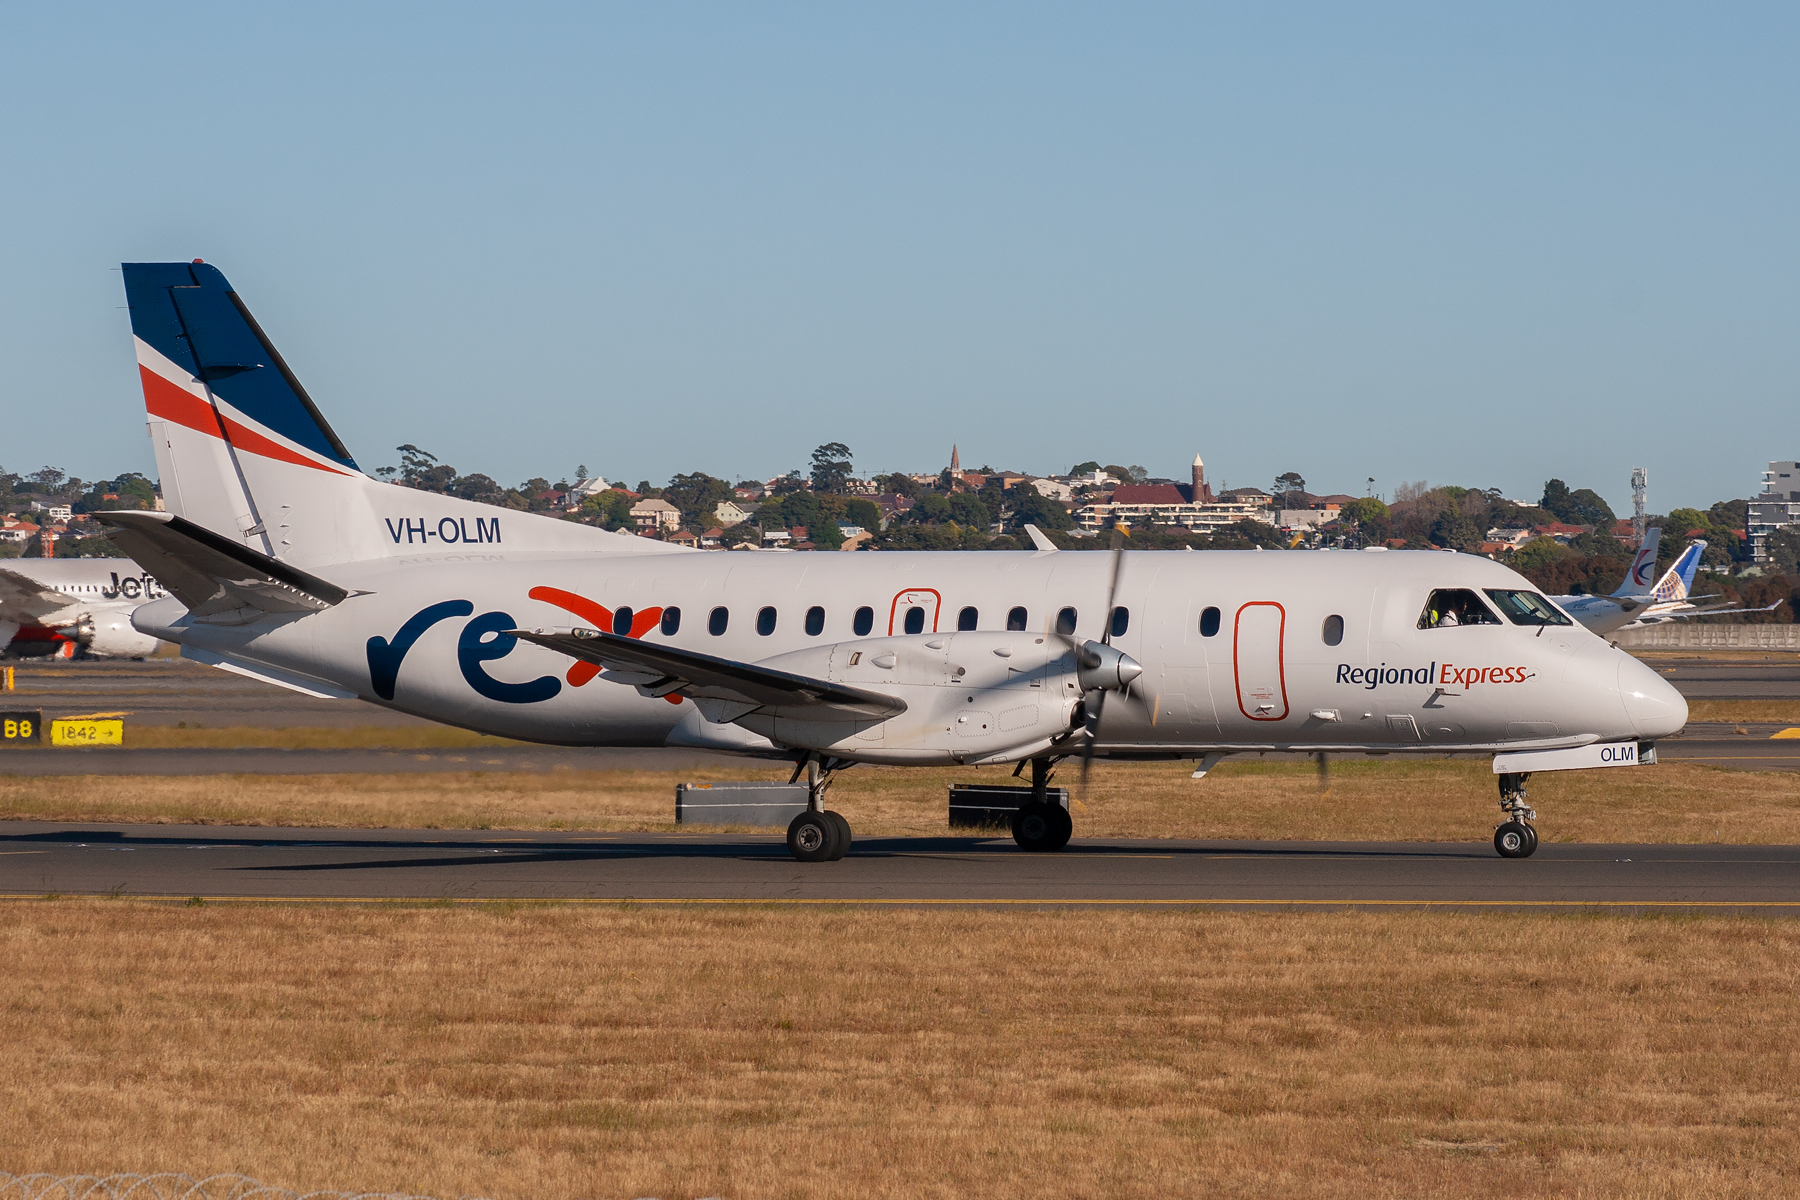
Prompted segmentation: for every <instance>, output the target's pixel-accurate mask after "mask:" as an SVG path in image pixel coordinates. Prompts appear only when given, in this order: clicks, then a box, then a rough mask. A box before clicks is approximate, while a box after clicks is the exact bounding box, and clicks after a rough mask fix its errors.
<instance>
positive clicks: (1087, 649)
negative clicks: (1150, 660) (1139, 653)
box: [1075, 642, 1144, 692]
mask: <svg viewBox="0 0 1800 1200" xmlns="http://www.w3.org/2000/svg"><path fill="white" fill-rule="evenodd" d="M1143 673H1144V668H1143V666H1142V665H1141V664H1139V662H1138V661H1137V659H1135V658H1133V657H1131V655H1129V654H1126V653H1124V652H1123V651H1119V650H1115V649H1113V648H1112V647H1111V646H1108V645H1107V644H1106V643H1104V642H1083V643H1082V644H1081V645H1080V646H1079V647H1077V648H1076V652H1075V678H1076V679H1077V680H1078V681H1079V682H1080V684H1081V690H1082V691H1084V692H1095V691H1113V692H1122V691H1124V690H1125V689H1126V688H1127V687H1130V686H1131V683H1132V681H1133V680H1134V679H1136V678H1137V677H1138V676H1139V675H1142V674H1143Z"/></svg>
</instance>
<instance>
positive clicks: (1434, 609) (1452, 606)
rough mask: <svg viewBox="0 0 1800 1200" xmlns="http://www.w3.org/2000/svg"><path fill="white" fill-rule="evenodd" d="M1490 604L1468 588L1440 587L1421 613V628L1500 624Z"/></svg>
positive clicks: (1432, 594)
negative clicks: (1484, 602) (1482, 600)
mask: <svg viewBox="0 0 1800 1200" xmlns="http://www.w3.org/2000/svg"><path fill="white" fill-rule="evenodd" d="M1499 623H1500V618H1498V617H1496V616H1495V615H1494V614H1493V613H1492V612H1491V611H1490V610H1489V609H1488V606H1487V605H1485V604H1483V603H1482V602H1481V597H1479V596H1477V595H1476V594H1475V593H1474V592H1472V591H1470V590H1469V589H1468V588H1439V589H1438V590H1437V591H1435V592H1433V593H1431V599H1429V600H1427V601H1426V602H1425V611H1424V612H1422V613H1420V614H1419V628H1420V629H1447V628H1449V627H1451V626H1453V625H1498V624H1499Z"/></svg>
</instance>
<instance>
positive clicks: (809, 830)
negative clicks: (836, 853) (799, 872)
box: [787, 810, 838, 862]
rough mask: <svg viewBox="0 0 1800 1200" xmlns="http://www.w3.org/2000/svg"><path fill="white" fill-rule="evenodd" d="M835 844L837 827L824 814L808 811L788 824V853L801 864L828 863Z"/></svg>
mask: <svg viewBox="0 0 1800 1200" xmlns="http://www.w3.org/2000/svg"><path fill="white" fill-rule="evenodd" d="M837 842H838V836H837V825H836V824H835V823H834V822H832V821H828V820H826V818H825V814H824V813H816V812H812V811H810V810H809V811H807V812H803V813H801V814H800V815H799V816H797V817H795V818H794V819H793V820H792V821H789V822H788V832H787V843H788V853H789V854H792V855H793V856H794V857H795V858H797V859H799V860H800V861H801V862H830V861H831V852H832V851H833V850H834V849H836V848H837Z"/></svg>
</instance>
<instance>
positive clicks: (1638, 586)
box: [1613, 525, 1662, 596]
mask: <svg viewBox="0 0 1800 1200" xmlns="http://www.w3.org/2000/svg"><path fill="white" fill-rule="evenodd" d="M1661 542H1662V526H1660V525H1652V526H1651V527H1650V528H1649V529H1646V530H1645V531H1644V542H1643V544H1642V545H1640V546H1639V547H1638V552H1637V554H1635V555H1634V556H1633V557H1632V559H1631V570H1629V571H1627V572H1625V582H1623V583H1621V584H1620V585H1619V588H1618V590H1617V591H1615V592H1614V593H1613V595H1615V596H1642V595H1645V594H1647V593H1648V592H1649V591H1650V581H1651V580H1652V579H1653V578H1655V576H1656V548H1657V546H1658V545H1660V544H1661Z"/></svg>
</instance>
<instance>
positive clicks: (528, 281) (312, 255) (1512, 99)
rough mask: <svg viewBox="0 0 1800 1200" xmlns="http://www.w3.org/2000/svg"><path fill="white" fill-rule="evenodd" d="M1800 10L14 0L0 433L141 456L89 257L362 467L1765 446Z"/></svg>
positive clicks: (1665, 484)
mask: <svg viewBox="0 0 1800 1200" xmlns="http://www.w3.org/2000/svg"><path fill="white" fill-rule="evenodd" d="M1796 62H1800V8H1796V7H1794V6H1793V5H1774V4H1769V5H1755V4H1734V5H1695V4H1679V5H1678V4H1643V3H1632V4H1615V5H1604V4H1585V5H1568V4H1536V5H1533V4H1514V5H1504V6H1498V5H1496V6H1473V5H1444V4H1419V5H1415V6H1396V5H1378V4H1357V5H1345V4H1331V5H1323V4H1321V5H1316V6H1307V5H1279V4H1276V5H1234V6H1229V7H1224V6H1221V7H1207V6H1203V5H1195V4H1181V5H1173V6H1169V7H1151V6H1137V7H1130V6H1121V5H1117V4H1108V5H1093V6H1088V7H1075V6H1055V5H1049V4H1029V5H1025V4H1021V5H1018V6H1012V7H1003V6H980V7H977V6H970V5H965V4H953V5H941V6H932V5H926V4H912V5H904V6H902V5H895V6H892V7H891V8H889V9H886V10H879V9H876V8H874V7H873V6H866V5H828V6H827V5H821V6H817V7H810V6H780V7H778V6H754V5H736V4H734V5H718V6H711V7H708V6H698V5H674V4H669V5H633V6H629V7H625V6H620V7H603V6H593V5H581V6H573V5H572V6H568V7H552V6H545V5H527V4H512V5H494V6H491V7H469V6H461V5H454V4H433V5H414V6H408V5H401V4H366V3H365V4H354V5H349V4H345V5H329V4H308V5H291V6H266V5H265V6H250V5H242V4H232V5H223V4H221V5H216V6H214V5H185V6H184V5H161V4H158V5H143V4H134V5H80V6H76V5H34V6H26V5H10V6H8V9H7V12H6V33H5V36H4V38H0V106H3V107H0V121H3V124H0V130H3V131H4V136H3V139H0V155H3V159H0V161H3V163H4V168H3V169H0V228H3V229H4V236H0V263H4V267H5V279H6V282H7V285H8V286H7V287H6V288H5V289H4V291H3V292H0V347H3V349H4V353H5V357H6V361H7V363H8V369H7V371H6V372H5V376H4V379H5V382H4V384H3V385H0V386H3V387H4V389H5V391H4V397H5V399H4V404H5V411H6V413H7V416H8V420H7V421H6V423H5V425H4V427H3V432H0V464H4V466H5V467H6V468H7V469H8V470H15V471H16V470H32V469H35V468H36V467H38V466H40V465H42V464H44V463H46V462H48V463H52V464H55V465H58V466H62V467H64V468H65V469H67V470H70V471H72V472H74V473H76V474H79V475H83V476H85V477H89V478H92V477H94V476H97V475H102V474H104V475H111V474H113V473H116V472H117V471H120V470H125V469H136V470H143V471H145V472H146V473H151V472H153V471H154V466H153V464H152V460H151V457H150V453H149V448H148V445H147V443H146V441H145V438H144V435H143V425H142V401H141V398H140V396H139V394H138V392H137V386H136V379H135V372H134V370H133V368H132V360H131V353H130V345H129V336H128V325H127V322H126V314H125V313H124V312H123V311H122V308H121V305H122V304H123V297H122V293H121V289H120V286H119V277H118V275H117V274H116V272H115V271H114V267H115V266H116V264H117V263H119V262H120V261H122V260H161V259H189V258H193V257H196V256H199V257H204V258H205V259H206V260H207V261H209V262H213V263H216V264H218V265H219V266H220V267H222V268H223V269H224V271H225V273H226V274H227V275H228V276H229V277H230V278H231V279H232V281H233V283H234V284H235V285H236V286H237V287H238V289H239V290H240V291H241V292H242V294H243V295H244V297H245V298H246V300H247V301H248V303H249V304H250V306H251V308H252V309H253V310H254V311H255V312H256V314H257V316H258V317H259V318H260V320H261V322H262V324H263V326H264V327H265V328H266V329H267V330H268V331H269V332H270V334H271V336H272V337H273V338H274V339H275V341H276V343H277V344H278V345H279V346H280V347H281V348H282V350H283V352H284V353H285V355H286V357H287V358H288V360H289V362H290V363H291V364H292V366H293V367H294V369H295V371H296V372H297V373H298V375H299V376H300V378H301V379H302V380H303V381H304V382H305V383H306V384H307V386H308V388H309V390H310V391H311V392H312V394H313V396H314V398H315V399H316V400H317V401H318V402H319V404H320V406H321V407H322V408H323V409H324V411H325V412H326V414H327V415H328V416H329V418H330V419H331V420H332V422H333V424H334V425H335V426H336V428H337V430H338V432H339V433H340V434H341V435H342V436H343V438H344V439H345V441H346V442H347V443H348V445H349V446H350V447H351V449H352V451H353V452H354V453H355V454H356V455H357V457H358V459H359V460H360V461H361V462H362V464H363V465H364V467H365V468H373V467H376V466H380V465H383V464H385V463H391V462H393V461H395V458H396V456H395V455H394V454H393V453H392V450H391V447H393V446H395V445H397V444H398V443H401V442H416V443H417V444H419V445H420V446H422V447H424V448H426V449H429V450H432V451H434V452H435V453H437V454H438V455H439V456H440V457H441V458H443V459H444V460H445V461H448V462H450V463H452V464H454V465H455V466H457V467H458V468H459V469H461V470H463V471H478V470H479V471H485V472H487V473H488V474H491V475H494V476H495V477H497V478H499V479H500V480H502V481H503V482H505V483H517V482H518V481H520V480H521V479H523V478H525V477H527V476H532V475H545V476H548V477H549V478H551V479H552V480H555V479H556V478H557V477H558V476H560V475H565V474H569V475H572V474H573V472H574V469H575V467H576V465H577V464H580V463H585V464H586V465H587V466H589V467H590V468H591V469H592V470H594V471H597V472H600V473H604V474H606V475H607V476H608V477H609V478H616V477H621V476H622V477H624V478H625V479H626V480H627V481H628V482H636V481H637V480H638V479H641V478H649V479H651V480H653V481H660V480H662V479H665V478H667V476H668V475H670V474H671V473H673V472H676V471H687V470H704V471H708V472H711V473H714V474H719V475H727V474H728V475H731V476H734V477H742V476H747V475H753V476H762V475H767V474H772V473H775V472H779V471H784V470H787V469H789V468H791V467H796V466H800V465H802V464H803V463H804V461H805V459H806V456H807V453H808V452H809V451H810V450H811V448H812V447H813V446H815V445H817V444H818V443H820V442H823V441H828V440H839V441H844V442H847V443H848V444H849V445H850V446H851V447H852V448H853V449H854V450H855V451H856V458H857V465H858V467H859V469H861V470H864V471H868V470H876V469H881V470H886V469H896V468H905V469H910V470H927V469H936V468H938V467H941V466H942V465H943V464H944V462H945V461H946V459H947V457H948V454H949V447H950V443H951V442H952V441H955V442H958V443H960V445H961V448H962V461H963V462H964V464H966V465H968V466H975V465H979V464H981V463H984V462H986V463H992V464H994V465H995V466H1016V467H1019V468H1022V469H1026V470H1033V471H1042V472H1048V471H1052V470H1058V471H1060V470H1066V469H1067V468H1068V467H1069V466H1070V465H1071V464H1072V463H1073V462H1075V461H1077V460H1080V459H1085V458H1090V457H1091V458H1096V459H1099V460H1100V461H1102V462H1122V463H1126V464H1133V463H1141V464H1143V465H1144V466H1147V467H1149V468H1150V470H1151V472H1152V473H1153V474H1159V475H1162V474H1166V475H1173V476H1176V477H1182V476H1184V475H1185V472H1186V470H1187V463H1188V462H1189V460H1190V459H1191V458H1192V456H1193V454H1194V453H1195V452H1196V451H1199V452H1201V453H1203V454H1204V455H1205V456H1206V460H1207V462H1208V464H1209V468H1210V471H1211V477H1212V478H1213V479H1214V480H1215V481H1221V480H1222V481H1225V482H1229V483H1233V484H1257V485H1262V486H1267V483H1268V481H1269V480H1270V479H1271V478H1272V477H1273V476H1274V475H1275V474H1276V473H1277V472H1280V471H1285V470H1297V471H1299V472H1300V473H1301V474H1303V475H1304V476H1305V477H1306V478H1307V480H1308V481H1309V482H1310V484H1311V485H1312V486H1313V487H1314V489H1315V490H1328V491H1337V490H1342V491H1350V492H1361V491H1362V490H1363V481H1364V479H1365V478H1367V477H1369V476H1374V477H1375V479H1376V481H1377V482H1376V487H1377V489H1378V490H1380V491H1383V492H1387V493H1389V494H1391V491H1392V488H1393V486H1394V485H1395V483H1397V482H1399V481H1402V480H1416V479H1426V480H1429V481H1431V482H1433V483H1444V482H1455V483H1463V484H1467V485H1472V486H1497V487H1500V488H1502V489H1504V490H1505V492H1506V493H1507V494H1508V495H1509V496H1516V497H1521V498H1530V497H1535V496H1536V495H1537V493H1538V491H1539V489H1540V488H1541V486H1542V482H1543V480H1544V479H1545V478H1547V477H1549V476H1560V477H1562V478H1563V479H1566V480H1567V481H1568V482H1569V483H1570V484H1571V485H1572V486H1577V487H1579V486H1587V487H1593V488H1595V489H1597V490H1598V491H1600V492H1601V494H1602V495H1604V496H1606V497H1608V498H1609V499H1610V500H1611V501H1612V502H1613V504H1614V505H1615V507H1620V508H1623V507H1627V506H1628V503H1629V489H1628V486H1627V477H1628V474H1629V471H1630V468H1631V467H1632V466H1635V465H1640V464H1641V465H1645V466H1648V467H1649V468H1650V472H1651V503H1652V508H1653V509H1655V510H1657V511H1665V510H1667V509H1668V508H1670V507H1673V506H1675V505H1678V504H1704V503H1708V502H1710V501H1712V500H1714V499H1718V498H1722V497H1727V496H1742V495H1745V494H1747V493H1749V492H1751V491H1752V490H1754V489H1755V487H1756V485H1757V480H1758V474H1759V472H1760V471H1761V470H1762V468H1763V466H1764V464H1765V462H1766V461H1767V460H1768V459H1771V458H1792V457H1795V456H1796V455H1800V420H1797V419H1796V414H1797V413H1800V404H1797V403H1796V400H1797V396H1796V380H1797V378H1800V253H1797V250H1800V219H1797V215H1800V210H1797V207H1796V200H1797V199H1800V186H1797V185H1800V158H1797V156H1796V147H1800V136H1797V134H1800V130H1797V129H1796V116H1797V115H1800V113H1797V101H1800V70H1797V69H1796V67H1795V64H1796Z"/></svg>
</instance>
